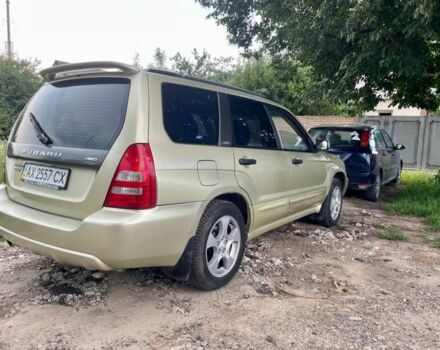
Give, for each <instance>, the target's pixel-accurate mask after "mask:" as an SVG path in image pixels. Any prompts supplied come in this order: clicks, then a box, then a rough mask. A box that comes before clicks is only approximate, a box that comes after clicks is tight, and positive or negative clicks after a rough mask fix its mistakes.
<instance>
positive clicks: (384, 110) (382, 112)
mask: <svg viewBox="0 0 440 350" xmlns="http://www.w3.org/2000/svg"><path fill="white" fill-rule="evenodd" d="M386 115H398V116H408V117H426V116H427V115H428V111H427V110H426V109H420V108H413V107H408V108H399V107H398V106H391V100H385V101H382V102H379V103H378V104H377V106H376V107H375V108H374V110H372V111H368V112H365V113H364V116H367V117H374V116H386Z"/></svg>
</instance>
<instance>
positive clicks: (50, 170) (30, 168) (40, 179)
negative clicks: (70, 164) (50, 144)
mask: <svg viewBox="0 0 440 350" xmlns="http://www.w3.org/2000/svg"><path fill="white" fill-rule="evenodd" d="M69 175H70V169H63V168H55V167H51V166H45V165H38V164H33V163H25V165H24V167H23V172H22V173H21V180H22V181H23V182H25V183H27V184H30V185H35V186H42V187H47V188H51V189H54V190H64V189H66V187H67V182H68V181H69Z"/></svg>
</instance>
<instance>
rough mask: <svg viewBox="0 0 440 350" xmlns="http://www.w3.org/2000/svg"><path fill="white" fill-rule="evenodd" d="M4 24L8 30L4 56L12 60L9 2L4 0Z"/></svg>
mask: <svg viewBox="0 0 440 350" xmlns="http://www.w3.org/2000/svg"><path fill="white" fill-rule="evenodd" d="M6 23H7V28H8V41H7V42H6V50H7V51H6V54H7V56H8V60H11V59H12V42H11V21H10V18H9V0H6Z"/></svg>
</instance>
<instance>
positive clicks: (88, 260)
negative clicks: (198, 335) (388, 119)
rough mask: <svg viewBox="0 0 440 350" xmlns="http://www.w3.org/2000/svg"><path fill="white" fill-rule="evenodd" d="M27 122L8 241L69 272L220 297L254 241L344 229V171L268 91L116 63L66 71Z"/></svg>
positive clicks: (8, 210) (8, 181)
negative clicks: (306, 223) (126, 275)
mask: <svg viewBox="0 0 440 350" xmlns="http://www.w3.org/2000/svg"><path fill="white" fill-rule="evenodd" d="M41 74H42V76H43V77H44V79H45V80H46V83H45V84H44V85H43V86H42V87H41V89H40V90H39V91H38V92H37V93H36V94H35V96H34V97H33V98H32V99H31V100H30V101H29V103H28V104H27V106H26V107H25V109H24V110H23V112H22V113H21V115H20V116H19V118H18V120H17V122H16V124H15V126H14V128H13V130H12V132H11V135H10V138H9V141H8V144H7V156H6V159H5V184H4V185H1V186H0V234H1V235H3V236H4V237H5V239H7V240H9V241H11V242H13V243H15V244H17V245H20V246H23V247H27V248H29V249H31V250H32V251H33V252H35V253H37V254H41V255H45V256H48V257H51V258H53V259H55V260H56V261H59V262H60V263H63V264H70V265H76V266H82V267H85V268H87V269H93V270H111V269H117V268H136V267H147V266H160V267H164V268H165V270H166V272H167V273H168V274H169V275H171V276H172V277H174V278H176V279H178V280H188V279H189V280H190V281H191V282H192V284H193V285H194V286H196V287H199V288H202V289H205V290H212V289H216V288H219V287H221V286H223V285H225V284H226V283H228V282H229V281H230V280H231V279H232V278H233V276H234V275H235V273H236V272H237V270H238V268H239V265H240V263H241V260H242V257H243V254H244V249H245V243H246V241H247V240H248V239H251V238H253V237H256V236H258V235H260V234H262V233H264V232H267V231H269V230H272V229H274V228H276V227H278V226H281V225H284V224H287V223H289V222H291V221H293V220H296V219H299V218H301V217H305V216H312V217H313V218H314V219H315V220H317V221H318V222H320V223H322V224H323V225H325V226H333V225H335V224H336V223H337V222H338V219H339V216H340V214H341V208H342V197H343V195H344V193H345V190H346V188H347V176H346V172H345V167H344V164H343V162H342V161H341V160H340V159H339V158H338V157H336V156H333V155H331V154H328V153H326V152H324V150H325V149H326V147H327V145H326V141H321V142H319V141H318V142H317V144H314V143H313V141H312V140H311V138H310V137H309V135H308V134H307V132H306V131H305V130H304V128H303V127H302V125H301V124H300V123H299V122H298V121H297V120H296V119H295V117H294V116H293V115H292V114H291V113H290V112H289V111H288V110H287V109H286V108H284V107H283V106H281V105H279V104H278V103H276V102H274V101H272V100H270V99H267V98H265V97H263V96H261V95H259V94H256V93H253V92H250V91H245V90H242V89H239V88H235V87H232V86H228V85H224V84H219V83H215V82H212V81H207V80H203V79H198V78H194V77H186V76H181V75H178V74H175V73H170V72H165V71H159V70H154V69H150V70H144V71H140V70H138V69H136V68H135V67H132V66H129V65H125V64H122V63H116V62H87V63H77V64H64V65H59V66H54V67H51V68H48V69H45V70H43V71H42V72H41Z"/></svg>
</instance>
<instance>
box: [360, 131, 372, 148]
mask: <svg viewBox="0 0 440 350" xmlns="http://www.w3.org/2000/svg"><path fill="white" fill-rule="evenodd" d="M369 145H370V133H369V132H368V131H367V130H362V132H361V144H360V147H362V148H365V147H368V146H369Z"/></svg>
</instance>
